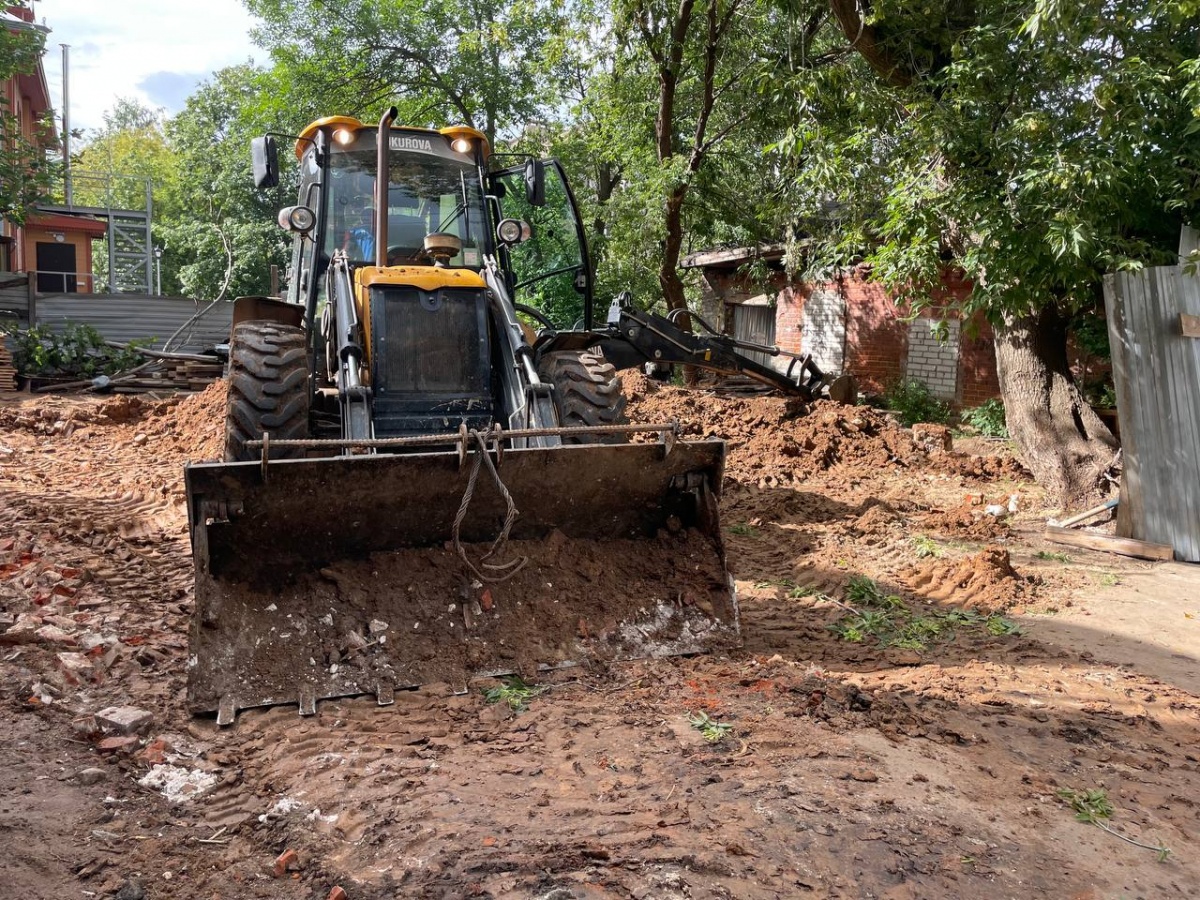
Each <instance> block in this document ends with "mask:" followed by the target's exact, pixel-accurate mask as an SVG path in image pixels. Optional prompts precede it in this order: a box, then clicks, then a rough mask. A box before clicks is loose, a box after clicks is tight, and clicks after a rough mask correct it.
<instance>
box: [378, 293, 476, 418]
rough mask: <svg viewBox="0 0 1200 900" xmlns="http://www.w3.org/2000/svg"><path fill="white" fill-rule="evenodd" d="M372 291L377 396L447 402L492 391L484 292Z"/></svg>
mask: <svg viewBox="0 0 1200 900" xmlns="http://www.w3.org/2000/svg"><path fill="white" fill-rule="evenodd" d="M372 293H373V294H374V295H375V296H373V297H372V303H371V309H372V322H371V335H372V340H373V343H374V345H375V346H374V369H375V392H376V394H377V395H379V396H387V395H391V396H397V395H399V396H404V397H405V398H406V399H408V398H413V399H415V397H414V395H426V396H429V397H430V399H431V400H444V399H447V398H449V397H463V398H467V397H481V396H483V395H486V394H487V393H488V389H489V377H488V370H489V359H488V345H487V311H486V307H485V305H484V304H485V300H484V297H483V295H482V293H481V292H480V291H434V292H425V291H419V290H416V289H415V288H390V289H389V288H385V289H376V290H374V291H373V292H372ZM380 312H382V315H380V314H379V313H380Z"/></svg>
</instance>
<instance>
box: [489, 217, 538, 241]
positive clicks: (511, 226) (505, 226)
mask: <svg viewBox="0 0 1200 900" xmlns="http://www.w3.org/2000/svg"><path fill="white" fill-rule="evenodd" d="M530 234H531V232H530V229H529V225H528V224H526V223H525V222H522V221H521V220H520V219H501V220H500V223H499V224H498V225H497V226H496V237H498V238H499V239H500V243H502V244H519V243H521V241H526V240H529V235H530Z"/></svg>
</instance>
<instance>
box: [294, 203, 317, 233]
mask: <svg viewBox="0 0 1200 900" xmlns="http://www.w3.org/2000/svg"><path fill="white" fill-rule="evenodd" d="M288 221H289V222H290V223H291V226H292V231H300V232H307V231H312V229H313V226H314V225H316V224H317V214H316V213H315V212H313V211H312V210H311V209H309V208H308V207H307V206H293V207H292V213H291V215H289V216H288Z"/></svg>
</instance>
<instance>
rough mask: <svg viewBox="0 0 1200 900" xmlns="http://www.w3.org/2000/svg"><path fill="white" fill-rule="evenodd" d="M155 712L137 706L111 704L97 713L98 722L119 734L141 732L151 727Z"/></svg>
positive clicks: (106, 729)
mask: <svg viewBox="0 0 1200 900" xmlns="http://www.w3.org/2000/svg"><path fill="white" fill-rule="evenodd" d="M153 721H154V714H153V713H149V712H146V710H144V709H138V708H137V707H136V706H110V707H109V708H108V709H102V710H100V712H98V713H96V722H97V724H98V725H99V726H100V727H101V728H103V729H104V730H105V731H114V732H116V733H117V734H141V733H143V732H145V731H146V730H147V729H149V727H150V725H151V723H152V722H153Z"/></svg>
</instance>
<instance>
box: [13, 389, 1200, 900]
mask: <svg viewBox="0 0 1200 900" xmlns="http://www.w3.org/2000/svg"><path fill="white" fill-rule="evenodd" d="M626 393H627V394H628V395H629V397H630V410H631V414H632V415H633V417H634V418H635V419H638V420H642V421H662V420H663V419H666V418H674V419H678V420H679V421H680V423H681V424H682V425H683V427H684V429H685V431H686V432H687V433H689V434H691V435H711V436H720V437H724V438H726V439H727V440H728V442H729V458H728V460H727V464H726V479H725V484H724V496H723V500H722V504H721V512H722V526H723V529H724V538H725V542H726V548H727V552H728V561H729V566H730V568H731V570H732V571H733V574H734V576H735V578H736V583H737V590H738V598H739V602H740V607H741V613H742V630H743V637H744V647H743V648H742V649H740V650H738V651H735V652H727V653H723V654H713V655H708V656H700V657H691V658H669V659H656V660H644V661H639V662H631V663H617V664H612V665H596V666H592V667H588V668H574V669H565V670H561V671H558V672H555V673H552V674H549V675H547V676H546V677H544V678H543V679H541V680H540V681H539V682H538V684H537V685H536V686H535V688H534V690H533V691H532V692H530V693H529V694H528V695H527V696H517V697H514V698H513V704H507V703H505V702H499V703H489V702H488V700H487V698H486V697H485V694H484V692H485V690H487V689H491V688H496V687H497V686H498V683H497V682H495V681H491V680H487V681H479V682H473V683H472V684H471V685H470V689H469V691H468V692H467V693H465V694H456V693H454V692H453V691H452V690H451V688H450V687H449V686H448V685H445V684H433V685H428V686H426V687H424V688H422V689H420V690H417V691H403V692H397V694H396V702H395V704H394V705H393V706H389V707H380V706H377V705H376V704H375V702H374V701H373V700H371V699H369V698H368V699H348V700H328V701H323V702H322V703H321V704H320V705H319V707H318V712H317V715H315V716H313V717H306V718H301V717H299V716H297V714H296V712H297V711H296V707H295V706H291V707H273V708H265V709H255V710H247V711H244V712H242V713H241V714H240V715H239V716H238V718H237V721H236V723H235V724H234V725H232V726H230V727H228V728H218V727H217V725H216V723H215V721H214V720H213V719H211V718H203V717H199V718H197V717H193V716H191V715H190V714H189V713H188V712H187V709H186V675H187V669H188V662H189V661H188V640H187V628H188V621H189V616H190V612H191V604H192V570H191V564H190V558H189V552H188V542H187V533H186V516H185V512H184V508H183V492H182V491H183V489H182V481H181V471H182V467H183V465H184V463H185V462H186V461H188V460H200V459H215V458H217V456H218V455H219V452H220V445H221V435H220V428H221V418H222V392H221V387H220V386H219V385H218V386H215V387H214V388H212V389H210V390H209V391H207V392H205V393H204V394H200V395H196V396H192V397H188V398H185V399H171V400H161V401H141V400H136V399H132V400H131V399H125V398H117V399H101V398H52V397H30V396H23V395H3V396H2V397H0V716H2V717H3V727H4V730H5V732H6V736H5V739H4V740H3V741H0V884H2V885H4V886H5V887H6V888H7V889H8V893H10V894H12V895H13V896H22V897H29V898H66V897H117V898H120V900H137V898H153V900H157V898H210V897H214V898H225V897H234V896H236V897H266V898H285V897H286V898H301V900H323V898H326V897H328V896H329V895H330V891H331V889H332V888H334V887H335V886H340V887H341V888H342V889H343V890H344V891H345V894H346V896H347V897H348V898H349V900H365V898H392V897H422V898H424V897H429V898H458V897H491V898H541V900H568V898H580V900H583V898H637V900H652V898H653V900H668V898H671V900H673V898H739V900H740V898H747V900H757V898H780V897H805V896H811V897H863V898H868V897H872V898H874V897H879V898H882V897H887V898H959V897H1013V898H1017V897H1055V898H1058V897H1064V898H1081V900H1082V898H1118V897H1128V898H1147V900H1150V898H1159V897H1195V896H1200V863H1198V862H1197V851H1198V850H1200V819H1198V811H1197V802H1198V801H1200V742H1198V741H1197V738H1198V736H1200V567H1196V566H1186V565H1180V564H1156V565H1151V564H1145V563H1140V562H1136V561H1132V560H1121V559H1119V558H1117V557H1110V556H1107V555H1104V554H1099V553H1091V552H1088V551H1070V552H1069V553H1063V552H1062V550H1063V548H1061V547H1054V546H1051V545H1048V544H1045V543H1043V542H1042V540H1041V538H1040V531H1041V526H1042V524H1043V523H1044V521H1045V519H1046V518H1047V517H1048V516H1050V515H1053V514H1055V513H1057V512H1060V511H1058V510H1054V509H1050V508H1047V505H1046V503H1045V500H1044V498H1043V496H1042V494H1041V492H1040V491H1039V490H1038V489H1037V488H1036V487H1035V486H1034V485H1032V484H1031V483H1030V482H1029V481H1028V478H1027V476H1025V475H1024V473H1023V470H1022V469H1021V467H1020V465H1019V464H1018V463H1016V462H1015V461H1014V460H1013V459H1012V457H1011V454H1010V452H1009V450H1008V449H1007V448H1006V447H1005V445H1004V444H1003V443H1000V442H990V441H983V440H979V439H970V440H965V441H959V443H958V444H957V445H956V449H955V451H953V452H952V453H946V452H944V451H942V450H940V449H939V447H938V446H935V445H936V444H937V442H936V440H935V441H933V442H932V443H930V442H928V441H926V442H924V443H925V446H921V447H918V446H915V445H914V441H913V438H912V435H911V433H910V432H908V431H905V430H903V429H900V428H898V427H897V426H896V425H895V424H894V423H892V422H890V421H889V420H888V419H887V417H886V416H884V415H882V414H880V413H878V412H875V411H872V410H868V409H863V408H857V407H838V406H833V405H818V406H817V407H816V408H815V409H813V410H812V411H810V412H809V413H808V414H807V415H799V414H798V413H799V411H798V410H797V409H796V408H794V407H793V406H791V405H789V404H788V403H787V402H785V401H782V400H777V399H770V398H756V399H738V398H721V397H717V396H714V395H712V394H710V393H705V392H688V391H685V390H684V389H680V388H673V387H669V386H662V385H658V384H656V383H653V382H649V381H647V380H645V379H642V378H639V377H629V378H627V380H626ZM989 507H990V508H991V512H992V513H999V514H998V515H991V514H988V512H986V510H988V509H989ZM868 578H869V579H871V580H870V581H866V580H865V579H868ZM868 615H870V616H875V617H876V621H883V620H886V621H889V622H900V621H903V622H905V623H909V624H923V625H925V626H928V628H929V629H930V630H927V631H924V632H920V633H919V635H918V633H917V632H915V631H906V632H904V633H903V635H901V634H900V633H899V632H896V633H895V634H892V635H891V637H888V638H887V639H886V641H885V640H883V639H881V638H880V636H879V635H880V634H883V632H876V631H872V630H871V629H869V628H868V629H865V631H864V628H865V626H863V627H860V628H858V629H857V630H856V627H855V623H856V622H857V624H858V625H859V626H862V625H863V623H862V621H860V620H861V619H863V618H865V617H867V616H868ZM880 616H882V617H883V619H879V618H878V617H880ZM888 634H891V633H890V632H888ZM854 638H858V639H857V640H855V639H854ZM901 638H903V639H901ZM514 705H515V706H517V707H519V708H513V706H514ZM111 707H136V708H137V709H139V710H143V711H145V712H148V713H150V714H151V715H150V719H149V721H143V722H136V721H135V722H130V723H128V724H127V726H116V725H114V721H115V720H116V719H118V718H120V716H119V715H116V714H113V713H111V712H108V711H107V710H108V709H109V708H111ZM704 717H707V723H708V729H707V732H706V731H705V730H704V728H703V726H704V725H705V719H704ZM698 726H700V727H698ZM726 726H727V727H726ZM123 728H125V729H126V730H129V731H131V732H132V733H130V734H128V735H126V734H123V733H122V730H123ZM706 738H713V740H708V739H706ZM1066 789H1069V790H1074V791H1077V792H1080V793H1082V792H1085V791H1103V792H1104V795H1105V796H1106V797H1107V799H1108V800H1109V801H1110V802H1111V805H1112V814H1111V817H1110V818H1107V819H1104V820H1102V824H1104V825H1106V826H1107V827H1109V828H1110V829H1112V831H1115V832H1117V834H1118V835H1120V836H1117V835H1114V834H1112V833H1108V832H1105V831H1103V830H1101V828H1099V827H1097V826H1095V825H1093V824H1089V823H1085V822H1080V821H1077V819H1076V817H1075V814H1074V812H1073V811H1072V809H1071V808H1070V807H1069V806H1068V805H1067V803H1066V801H1065V800H1064V799H1063V798H1062V797H1061V796H1060V793H1059V792H1060V791H1062V790H1066ZM1122 836H1123V838H1126V839H1129V840H1132V841H1136V842H1138V843H1140V844H1144V845H1146V847H1140V846H1135V845H1134V844H1131V843H1129V842H1127V840H1124V839H1122ZM1147 847H1148V848H1150V849H1147ZM1157 847H1165V848H1167V849H1169V851H1170V853H1169V854H1168V855H1166V856H1165V859H1163V858H1160V857H1161V856H1163V854H1159V853H1157V852H1156V851H1155V849H1153V848H1157ZM288 850H290V851H293V852H294V854H295V860H294V861H293V862H291V864H290V865H285V863H287V859H286V858H285V859H284V860H283V861H282V862H281V863H280V868H281V869H284V868H286V871H281V872H280V873H279V874H280V877H275V875H276V873H275V872H274V871H273V867H274V866H275V864H276V859H277V857H279V856H280V854H283V853H284V852H285V851H288Z"/></svg>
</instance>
